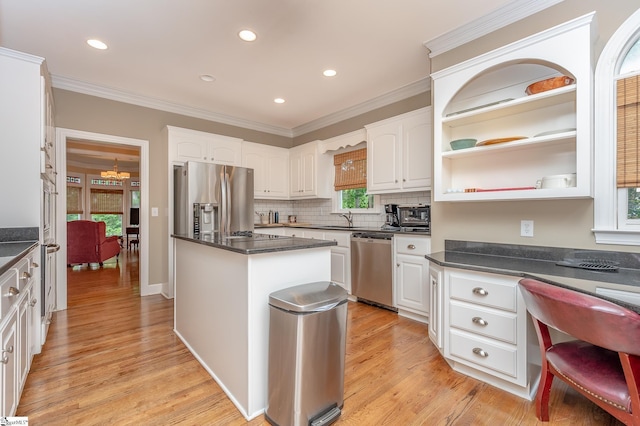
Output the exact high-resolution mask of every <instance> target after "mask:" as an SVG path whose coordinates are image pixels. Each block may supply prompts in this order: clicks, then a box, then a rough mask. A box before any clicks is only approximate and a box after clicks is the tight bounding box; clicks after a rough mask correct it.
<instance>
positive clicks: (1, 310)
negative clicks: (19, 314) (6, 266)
mask: <svg viewBox="0 0 640 426" xmlns="http://www.w3.org/2000/svg"><path fill="white" fill-rule="evenodd" d="M11 287H14V288H16V289H17V288H18V272H17V270H16V269H10V270H9V271H8V272H5V273H4V274H3V275H2V277H0V318H4V317H5V316H6V315H7V313H8V312H9V310H10V309H11V305H12V304H13V303H14V302H16V301H17V300H18V297H17V295H16V296H11V295H10V293H9V289H10V288H11Z"/></svg>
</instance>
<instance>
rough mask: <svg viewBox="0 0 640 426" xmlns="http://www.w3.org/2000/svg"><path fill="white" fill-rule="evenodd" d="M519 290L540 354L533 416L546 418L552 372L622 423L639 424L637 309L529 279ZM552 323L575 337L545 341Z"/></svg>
mask: <svg viewBox="0 0 640 426" xmlns="http://www.w3.org/2000/svg"><path fill="white" fill-rule="evenodd" d="M520 290H521V291H522V296H523V297H524V301H525V303H526V305H527V310H528V311H529V313H530V314H531V316H532V317H533V323H534V325H535V328H536V332H537V333H538V340H539V342H540V354H541V358H542V377H541V378H540V386H539V388H538V393H537V395H536V415H537V416H538V419H539V420H541V421H544V422H546V421H549V392H550V390H551V382H552V381H553V378H554V376H555V377H557V378H559V379H560V380H562V381H564V382H566V383H567V384H568V385H569V386H571V387H573V388H574V389H576V390H577V391H578V392H580V393H581V394H582V395H584V396H585V397H587V398H589V399H590V400H591V401H593V402H594V403H596V404H597V405H598V406H599V407H601V408H602V409H603V410H605V411H607V412H608V413H610V414H611V415H612V416H614V417H615V418H617V419H618V420H620V421H621V422H623V423H624V424H626V425H635V426H639V425H640V396H638V391H639V390H640V314H637V313H636V312H634V311H631V310H629V309H626V308H624V307H622V306H619V305H617V304H615V303H612V302H609V301H607V300H604V299H600V298H598V297H595V296H591V295H588V294H584V293H580V292H578V291H573V290H569V289H566V288H563V287H559V286H554V285H552V284H547V283H543V282H540V281H537V280H532V279H522V280H520ZM548 327H553V328H555V329H557V330H560V331H562V332H564V333H567V334H569V335H571V336H573V337H575V338H576V339H579V340H574V341H570V342H563V343H556V344H553V343H552V342H551V337H550V335H549V328H548Z"/></svg>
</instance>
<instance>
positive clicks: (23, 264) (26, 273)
mask: <svg viewBox="0 0 640 426" xmlns="http://www.w3.org/2000/svg"><path fill="white" fill-rule="evenodd" d="M15 269H16V271H17V273H18V287H17V288H18V290H20V291H22V290H24V289H25V288H26V287H27V284H29V280H30V279H31V275H32V272H31V268H29V259H27V258H24V259H22V260H20V261H19V262H18V263H17V264H16V266H15Z"/></svg>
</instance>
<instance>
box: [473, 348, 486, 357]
mask: <svg viewBox="0 0 640 426" xmlns="http://www.w3.org/2000/svg"><path fill="white" fill-rule="evenodd" d="M473 353H474V354H476V355H478V356H481V357H483V358H486V357H488V356H489V353H488V352H485V351H483V350H482V349H480V348H473Z"/></svg>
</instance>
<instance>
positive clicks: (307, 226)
mask: <svg viewBox="0 0 640 426" xmlns="http://www.w3.org/2000/svg"><path fill="white" fill-rule="evenodd" d="M254 227H255V228H256V229H259V228H281V227H286V228H304V229H319V230H324V231H347V232H388V233H392V234H407V235H423V236H430V235H431V232H429V231H407V230H403V229H402V228H401V229H383V228H379V227H370V226H352V227H349V226H342V225H322V224H312V223H288V222H285V223H269V224H258V223H256V224H255V225H254Z"/></svg>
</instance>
